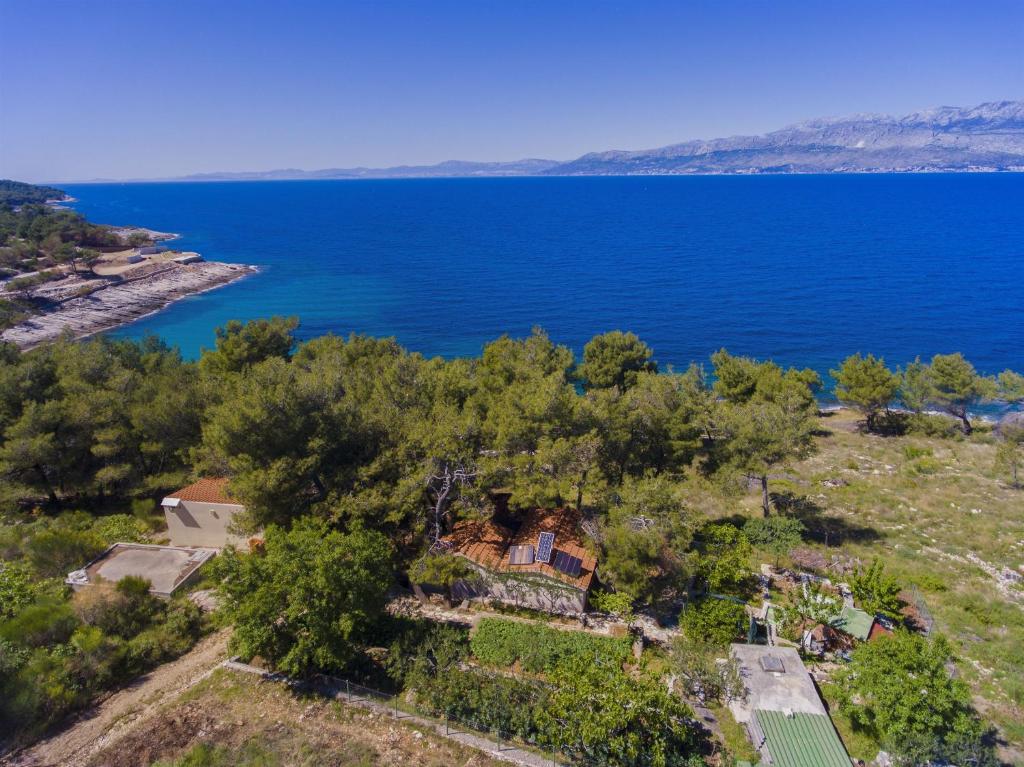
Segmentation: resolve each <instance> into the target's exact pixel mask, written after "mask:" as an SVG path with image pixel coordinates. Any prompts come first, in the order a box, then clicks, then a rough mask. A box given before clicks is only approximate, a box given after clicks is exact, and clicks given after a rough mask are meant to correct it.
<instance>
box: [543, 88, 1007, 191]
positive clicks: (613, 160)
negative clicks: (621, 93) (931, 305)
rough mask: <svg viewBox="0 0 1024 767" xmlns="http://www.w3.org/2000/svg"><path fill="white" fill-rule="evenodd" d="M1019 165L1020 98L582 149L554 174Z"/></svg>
mask: <svg viewBox="0 0 1024 767" xmlns="http://www.w3.org/2000/svg"><path fill="white" fill-rule="evenodd" d="M940 170H1024V102H1021V101H1000V102H991V103H987V104H981V105H979V106H977V107H973V108H970V109H961V108H959V107H939V108H936V109H930V110H926V111H923V112H916V113H914V114H910V115H906V116H904V117H892V116H888V115H864V114H861V115H853V116H850V117H839V118H819V119H815V120H808V121H805V122H802V123H797V124H795V125H791V126H788V127H786V128H782V129H780V130H777V131H773V132H771V133H767V134H764V135H761V136H733V137H730V138H720V139H712V140H709V141H687V142H684V143H681V144H673V145H670V146H665V147H660V148H657V149H649V150H640V151H611V152H595V153H590V154H585V155H583V156H582V157H580V158H579V159H577V160H573V161H572V162H568V163H563V164H562V165H559V166H558V167H556V168H554V169H552V170H551V171H548V173H557V174H559V175H618V174H623V173H625V174H676V173H680V174H682V173H764V172H790V173H801V172H803V173H828V172H870V171H877V172H882V171H919V172H923V171H940Z"/></svg>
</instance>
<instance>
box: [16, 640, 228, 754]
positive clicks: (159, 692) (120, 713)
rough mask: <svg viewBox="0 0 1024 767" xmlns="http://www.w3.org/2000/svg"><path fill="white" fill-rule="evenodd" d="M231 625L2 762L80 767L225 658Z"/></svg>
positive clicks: (206, 674) (202, 677)
mask: <svg viewBox="0 0 1024 767" xmlns="http://www.w3.org/2000/svg"><path fill="white" fill-rule="evenodd" d="M229 633H230V632H229V631H228V630H226V629H225V630H222V631H219V632H217V633H216V634H212V635H210V636H208V637H206V638H205V639H203V640H202V641H201V642H199V644H197V645H196V646H195V647H194V648H192V650H191V651H190V652H188V653H186V654H185V655H183V656H181V657H180V658H178V659H177V660H175V661H172V662H170V663H165V664H164V665H162V666H159V667H158V668H156V669H154V670H153V671H152V672H150V673H149V674H146V675H145V676H142V677H139V678H138V679H136V680H135V681H134V682H133V683H132V684H130V685H129V686H128V687H125V688H124V689H122V690H120V691H118V692H116V693H115V694H113V695H111V696H110V697H109V698H107V699H106V700H104V701H102V702H100V703H98V704H97V705H95V706H93V707H92V708H90V709H87V710H86V711H84V712H83V713H82V714H80V715H79V716H78V717H76V718H75V719H74V720H72V721H70V722H69V723H68V725H67V726H66V727H65V728H64V729H62V730H61V731H60V732H57V733H55V734H54V735H51V736H50V737H49V738H47V739H46V740H43V741H40V742H39V743H37V744H36V745H34V746H32V747H31V748H28V749H25V750H24V751H21V752H19V753H17V754H14V755H13V756H11V757H8V758H6V759H4V760H0V765H3V767H77V765H81V764H84V763H85V761H86V760H87V759H88V758H89V756H91V755H92V754H94V753H96V752H97V751H99V750H100V749H101V748H103V747H104V746H106V745H108V744H110V743H112V742H114V741H115V740H117V739H118V738H119V737H121V736H122V735H123V734H124V733H126V732H127V731H128V730H129V729H131V728H132V727H133V726H136V725H137V723H138V722H140V721H141V720H144V719H147V718H149V717H151V716H153V715H154V714H155V713H156V712H157V710H158V709H159V708H160V706H161V705H162V704H163V703H165V702H168V701H170V700H173V699H175V698H177V697H178V696H179V695H180V694H181V693H182V692H184V691H185V690H187V689H188V688H189V687H192V686H193V685H194V684H196V683H197V682H199V681H201V680H202V679H204V678H205V677H207V676H208V675H209V674H210V673H212V671H213V670H214V669H215V668H216V667H217V666H218V664H220V662H221V661H223V660H224V659H225V658H226V657H227V642H228V636H229Z"/></svg>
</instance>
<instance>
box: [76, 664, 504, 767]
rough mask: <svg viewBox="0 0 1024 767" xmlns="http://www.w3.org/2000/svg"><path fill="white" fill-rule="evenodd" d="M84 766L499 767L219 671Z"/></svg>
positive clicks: (370, 715)
mask: <svg viewBox="0 0 1024 767" xmlns="http://www.w3.org/2000/svg"><path fill="white" fill-rule="evenodd" d="M89 764H90V765H91V767H100V765H102V766H103V767H145V766H148V765H154V764H155V765H160V767H256V765H259V767H276V766H277V765H282V766H283V765H289V766H291V765H301V766H305V765H310V766H312V765H321V764H330V765H336V766H337V767H373V766H374V765H382V764H409V765H412V764H415V765H422V766H423V767H449V765H461V766H462V767H492V765H497V764H499V762H497V761H495V760H493V759H491V758H490V757H488V756H487V755H485V754H482V753H480V752H478V751H474V750H472V749H469V748H465V747H463V746H460V745H459V744H457V743H454V742H452V741H449V740H447V739H445V738H441V737H439V736H437V735H434V734H432V733H431V732H428V731H424V730H422V729H420V728H417V727H415V726H414V725H412V724H409V723H403V722H401V721H397V722H396V721H394V720H393V719H390V718H388V717H387V716H384V715H380V714H376V713H374V712H370V711H367V710H364V709H360V708H357V707H353V706H344V705H342V704H340V703H336V702H334V701H328V700H324V699H322V698H319V697H316V696H309V697H306V696H301V695H297V694H294V693H293V692H291V691H289V690H288V689H287V688H286V687H285V686H284V685H281V684H278V683H274V682H265V681H261V680H259V679H257V678H255V677H249V676H246V675H240V674H235V673H232V672H229V671H226V670H219V671H217V672H215V673H214V674H213V675H212V676H211V677H210V678H209V679H207V680H205V681H204V682H202V683H200V684H199V685H197V686H196V687H194V688H192V689H191V690H189V692H188V693H187V694H185V695H182V696H181V697H179V698H178V699H177V700H175V701H174V702H173V703H172V704H170V705H169V706H167V707H166V708H165V709H164V710H163V711H161V712H160V713H159V714H158V715H157V716H156V717H155V718H153V719H149V720H146V721H145V722H143V723H141V724H140V725H139V726H138V727H137V728H136V729H134V730H132V731H131V732H129V733H128V734H127V735H126V736H125V737H124V738H122V739H121V740H119V741H117V742H115V743H114V744H112V745H110V746H108V747H107V748H106V749H104V750H103V751H101V752H100V753H98V754H96V755H95V756H94V757H93V759H92V761H91V762H90V763H89Z"/></svg>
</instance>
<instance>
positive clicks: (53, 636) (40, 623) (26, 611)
mask: <svg viewBox="0 0 1024 767" xmlns="http://www.w3.org/2000/svg"><path fill="white" fill-rule="evenodd" d="M77 625H78V620H77V619H76V618H75V614H74V612H72V610H71V607H70V605H68V604H67V603H65V602H60V601H58V600H55V599H42V600H39V601H38V602H34V603H33V604H31V605H29V606H27V607H23V608H22V609H21V610H19V611H18V612H17V613H16V614H15V615H14V617H13V618H10V619H9V620H6V621H4V622H3V623H0V639H6V640H7V641H8V642H12V643H14V644H20V645H22V646H24V647H46V646H49V645H54V644H62V643H63V642H66V641H67V640H68V637H70V636H71V633H72V632H73V631H74V630H75V627H76V626H77Z"/></svg>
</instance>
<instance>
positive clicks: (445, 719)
mask: <svg viewBox="0 0 1024 767" xmlns="http://www.w3.org/2000/svg"><path fill="white" fill-rule="evenodd" d="M444 734H445V735H447V734H448V712H447V711H445V712H444Z"/></svg>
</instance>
